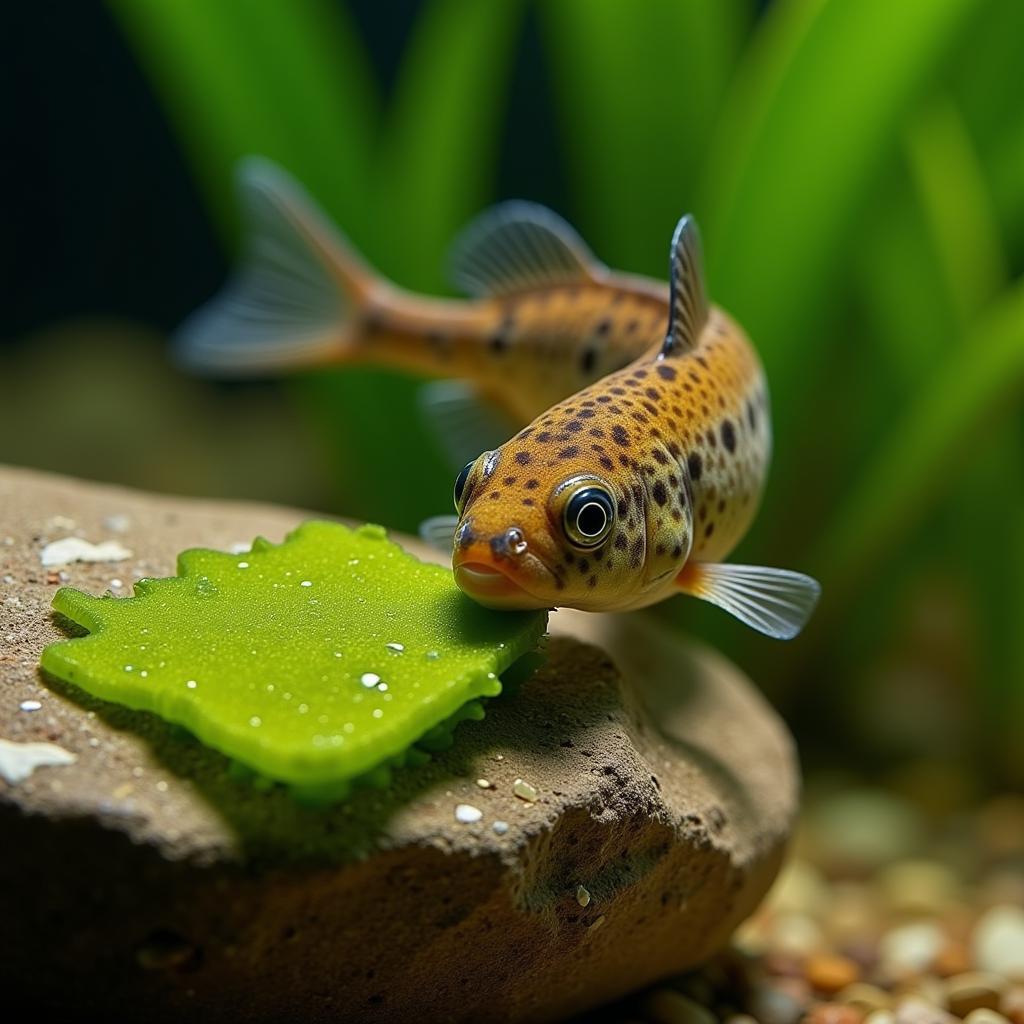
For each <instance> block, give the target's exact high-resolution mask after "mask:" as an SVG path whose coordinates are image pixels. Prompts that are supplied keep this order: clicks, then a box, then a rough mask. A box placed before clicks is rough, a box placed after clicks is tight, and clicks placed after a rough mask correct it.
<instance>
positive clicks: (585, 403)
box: [580, 398, 594, 415]
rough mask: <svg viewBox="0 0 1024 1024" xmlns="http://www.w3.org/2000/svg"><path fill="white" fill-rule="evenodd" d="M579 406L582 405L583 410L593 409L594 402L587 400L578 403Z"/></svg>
mask: <svg viewBox="0 0 1024 1024" xmlns="http://www.w3.org/2000/svg"><path fill="white" fill-rule="evenodd" d="M580 405H582V406H583V408H584V409H593V408H594V401H593V399H591V398H588V399H586V401H583V402H580ZM591 415H593V414H591Z"/></svg>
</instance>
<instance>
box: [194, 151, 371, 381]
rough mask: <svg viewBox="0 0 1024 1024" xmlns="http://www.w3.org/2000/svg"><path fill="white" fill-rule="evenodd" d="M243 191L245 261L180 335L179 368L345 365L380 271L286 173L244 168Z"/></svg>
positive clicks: (250, 163) (263, 163)
mask: <svg viewBox="0 0 1024 1024" xmlns="http://www.w3.org/2000/svg"><path fill="white" fill-rule="evenodd" d="M237 186H238V197H239V201H240V204H241V208H242V218H243V225H244V234H245V239H244V249H243V255H242V259H241V262H240V263H239V266H238V268H237V269H236V270H235V272H234V273H233V274H232V276H231V278H230V279H229V280H228V282H227V284H226V285H225V286H224V287H223V288H222V289H221V291H220V292H219V293H218V294H217V295H215V296H214V297H213V298H212V299H210V301H209V302H207V303H206V305H204V306H202V307H201V308H200V309H199V310H198V311H196V312H195V313H193V314H192V315H191V316H190V317H189V318H188V319H187V320H186V321H185V322H184V323H183V324H182V325H181V326H180V327H179V328H178V330H177V332H176V334H175V338H174V354H175V357H176V359H177V361H178V362H179V363H180V364H181V365H183V366H185V367H186V368H187V369H190V370H194V371H198V372H200V373H208V374H219V375H224V374H228V375H232V376H239V375H243V374H251V373H277V372H280V371H283V370H296V369H300V368H304V367H307V368H308V367H310V366H324V365H328V364H330V363H332V362H335V361H337V360H339V359H340V358H341V356H342V354H343V352H344V349H345V347H346V343H347V341H348V340H349V339H350V337H351V336H352V334H353V332H354V331H356V330H357V329H358V319H359V316H360V314H361V311H362V308H363V306H364V304H365V302H366V299H367V296H368V294H369V292H370V290H371V289H372V288H373V287H374V284H373V282H374V277H373V273H372V271H371V270H370V269H369V268H368V267H367V266H366V265H365V264H364V263H363V262H362V261H361V260H360V258H359V257H358V256H357V255H356V253H355V251H354V250H353V249H352V247H351V246H350V245H349V243H348V242H347V241H346V240H345V238H344V237H342V235H341V234H340V232H338V231H337V230H336V229H335V228H334V227H333V226H332V225H331V223H330V222H329V221H328V219H327V216H326V214H324V213H322V212H321V211H320V209H319V208H318V207H317V206H316V204H315V203H314V202H313V200H312V199H311V198H310V197H309V195H307V193H306V192H305V190H304V189H303V188H302V186H301V185H299V183H298V182H297V181H295V180H294V179H293V178H292V177H291V176H290V175H289V174H288V173H287V172H285V171H284V170H283V169H282V168H280V167H278V166H277V165H276V164H273V163H271V162H270V161H269V160H265V159H262V158H260V157H249V158H247V159H245V160H243V161H242V162H241V163H240V164H239V166H238V172H237Z"/></svg>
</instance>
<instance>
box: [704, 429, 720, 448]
mask: <svg viewBox="0 0 1024 1024" xmlns="http://www.w3.org/2000/svg"><path fill="white" fill-rule="evenodd" d="M706 436H707V439H708V444H709V445H711V447H712V448H717V447H718V438H717V437H716V436H715V432H714V431H713V430H709V431H708V432H707V435H706Z"/></svg>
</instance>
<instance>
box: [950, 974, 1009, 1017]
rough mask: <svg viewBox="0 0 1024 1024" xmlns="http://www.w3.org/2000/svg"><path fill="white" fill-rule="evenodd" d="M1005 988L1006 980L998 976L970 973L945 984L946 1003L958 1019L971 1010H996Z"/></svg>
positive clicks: (960, 975) (951, 979)
mask: <svg viewBox="0 0 1024 1024" xmlns="http://www.w3.org/2000/svg"><path fill="white" fill-rule="evenodd" d="M1007 988H1008V985H1007V982H1006V979H1005V978H1001V977H1000V976H999V975H998V974H989V973H987V972H985V971H970V972H968V973H967V974H958V975H956V976H955V977H953V978H950V979H949V980H948V981H947V982H946V1002H947V1003H948V1005H949V1009H950V1012H951V1013H955V1014H956V1015H957V1016H958V1017H966V1016H967V1015H968V1014H969V1013H970V1012H971V1011H972V1010H998V1009H999V1005H1000V1003H1001V1001H1002V997H1003V994H1004V993H1005V992H1006V989H1007Z"/></svg>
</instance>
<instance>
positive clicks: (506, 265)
mask: <svg viewBox="0 0 1024 1024" xmlns="http://www.w3.org/2000/svg"><path fill="white" fill-rule="evenodd" d="M449 269H450V277H451V281H452V283H453V284H454V285H455V286H456V287H458V288H460V289H462V290H463V291H464V292H465V293H466V294H467V295H473V296H476V297H478V298H479V297H483V296H488V295H509V294H511V293H513V292H520V291H527V290H529V289H533V288H544V287H550V286H551V285H560V284H561V285H566V284H579V283H580V282H583V281H593V280H595V279H597V278H599V277H601V276H603V275H604V273H606V271H607V268H606V267H605V266H604V264H602V263H600V262H599V261H598V260H597V259H596V258H595V257H594V254H593V253H592V252H591V251H590V249H589V247H588V246H587V244H586V242H584V241H583V239H582V238H580V236H579V235H578V234H577V233H576V231H575V230H574V229H573V228H572V227H570V225H569V224H567V223H566V222H565V221H564V220H563V219H562V218H561V217H559V216H558V214H557V213H553V212H552V211H551V210H549V209H547V208H546V207H544V206H540V205H538V204H537V203H527V202H523V201H521V200H513V201H511V202H507V203H500V204H499V205H498V206H495V207H492V208H491V209H490V210H485V211H484V212H483V213H482V214H480V216H479V217H477V219H476V220H474V221H472V222H471V223H470V225H469V226H468V227H467V228H465V230H464V231H463V232H462V234H461V235H459V237H458V238H457V239H456V240H455V244H454V245H453V246H452V250H451V256H450V260H449Z"/></svg>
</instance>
